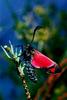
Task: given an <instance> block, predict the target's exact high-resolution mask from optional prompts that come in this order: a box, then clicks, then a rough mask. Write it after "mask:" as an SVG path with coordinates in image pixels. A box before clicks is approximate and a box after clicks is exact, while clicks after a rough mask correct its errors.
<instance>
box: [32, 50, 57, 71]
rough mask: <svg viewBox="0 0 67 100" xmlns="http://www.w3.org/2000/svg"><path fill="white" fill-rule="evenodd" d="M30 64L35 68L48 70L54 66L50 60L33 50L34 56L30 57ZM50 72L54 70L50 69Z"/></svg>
mask: <svg viewBox="0 0 67 100" xmlns="http://www.w3.org/2000/svg"><path fill="white" fill-rule="evenodd" d="M31 64H32V65H33V66H34V67H35V68H50V67H51V66H54V65H56V63H55V62H54V61H52V60H51V59H50V58H48V57H47V56H45V55H43V54H42V53H40V52H39V51H37V50H34V55H33V57H32V60H31ZM52 71H54V69H52Z"/></svg>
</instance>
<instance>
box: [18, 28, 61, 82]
mask: <svg viewBox="0 0 67 100" xmlns="http://www.w3.org/2000/svg"><path fill="white" fill-rule="evenodd" d="M40 28H42V27H40V26H37V27H36V28H35V29H34V33H33V38H32V40H31V43H30V44H28V45H27V46H25V47H24V49H23V53H22V54H21V55H20V56H21V57H22V58H23V61H24V63H25V69H26V73H27V75H28V77H29V78H30V80H32V81H34V82H36V81H37V77H36V73H35V68H44V69H45V70H46V72H48V73H51V74H57V73H60V72H61V68H60V67H59V66H58V64H57V63H56V62H54V61H53V60H51V59H50V58H49V57H47V56H45V55H43V54H42V53H40V52H39V51H38V50H36V49H34V48H33V47H32V42H33V40H34V36H35V33H36V30H38V29H40Z"/></svg>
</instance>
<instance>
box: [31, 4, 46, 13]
mask: <svg viewBox="0 0 67 100" xmlns="http://www.w3.org/2000/svg"><path fill="white" fill-rule="evenodd" d="M33 11H34V12H35V13H36V14H37V15H43V14H44V13H45V9H44V7H42V6H40V5H39V6H36V7H35V8H34V9H33Z"/></svg>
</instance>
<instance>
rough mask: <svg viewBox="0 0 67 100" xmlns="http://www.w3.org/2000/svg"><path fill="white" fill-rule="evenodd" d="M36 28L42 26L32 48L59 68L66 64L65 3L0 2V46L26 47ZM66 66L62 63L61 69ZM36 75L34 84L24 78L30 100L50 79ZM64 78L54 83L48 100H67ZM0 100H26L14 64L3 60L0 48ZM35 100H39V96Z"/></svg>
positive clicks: (41, 73) (36, 0)
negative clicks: (10, 44)
mask: <svg viewBox="0 0 67 100" xmlns="http://www.w3.org/2000/svg"><path fill="white" fill-rule="evenodd" d="M37 25H43V26H44V29H41V30H39V31H37V34H36V36H35V39H34V43H33V46H34V47H35V48H36V49H38V50H39V51H41V52H42V53H43V54H46V55H47V56H48V57H50V58H52V59H53V60H54V61H56V62H57V63H58V64H61V63H62V62H63V61H66V58H67V0H0V45H5V44H7V45H9V40H10V41H11V42H12V44H13V45H17V44H23V45H25V44H27V43H29V42H30V41H31V38H32V34H33V30H34V28H35V27H36V26H37ZM19 37H21V39H20V38H19ZM66 66H67V62H64V64H63V65H62V68H65V67H66ZM36 72H37V75H38V83H37V84H34V83H33V82H30V80H29V79H27V78H26V79H27V82H28V86H29V89H30V91H31V95H32V98H34V96H35V95H36V93H37V91H38V89H39V88H40V87H41V86H42V85H43V83H44V82H46V81H47V80H48V77H49V75H47V74H46V73H45V72H44V71H43V70H39V69H36ZM66 75H67V74H66V72H64V74H63V76H62V77H61V79H60V81H59V82H57V85H56V87H55V88H54V89H53V94H52V97H51V100H66V98H67V87H66V81H67V79H66ZM26 77H27V76H26ZM47 90H49V88H48V87H47ZM64 94H66V95H64ZM59 98H60V99H59ZM0 100H26V96H25V91H24V88H23V85H22V82H21V80H20V78H19V77H18V75H17V72H16V68H15V64H13V62H11V61H10V60H9V59H8V58H7V57H6V56H5V54H4V53H3V51H2V49H1V48H0ZM38 100H42V96H40V98H39V99H38Z"/></svg>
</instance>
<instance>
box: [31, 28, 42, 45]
mask: <svg viewBox="0 0 67 100" xmlns="http://www.w3.org/2000/svg"><path fill="white" fill-rule="evenodd" d="M40 28H43V27H42V26H36V28H35V29H34V32H33V37H32V40H31V43H30V45H31V44H32V43H33V40H34V37H35V34H36V31H37V30H39V29H40Z"/></svg>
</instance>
